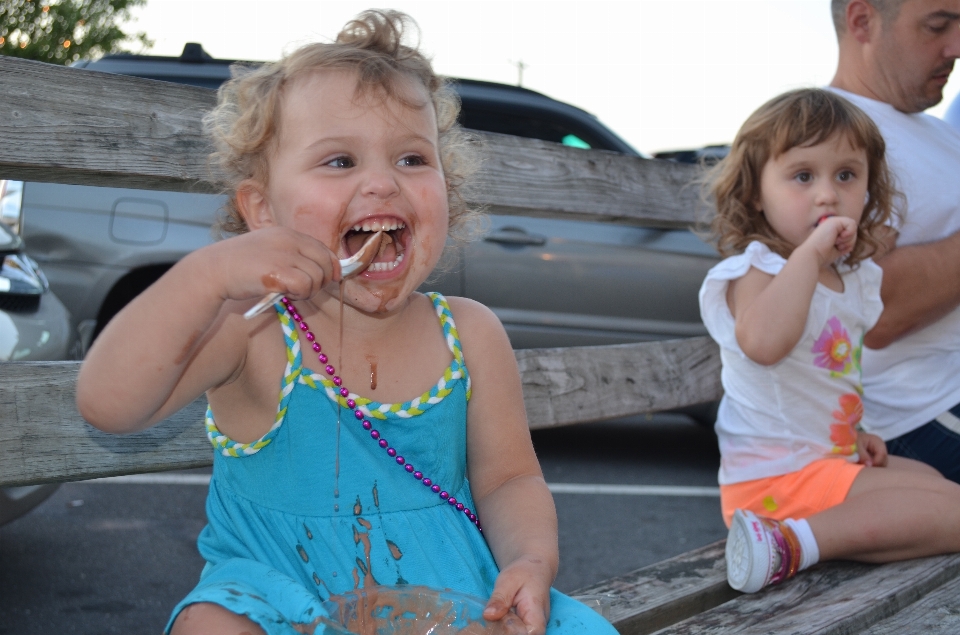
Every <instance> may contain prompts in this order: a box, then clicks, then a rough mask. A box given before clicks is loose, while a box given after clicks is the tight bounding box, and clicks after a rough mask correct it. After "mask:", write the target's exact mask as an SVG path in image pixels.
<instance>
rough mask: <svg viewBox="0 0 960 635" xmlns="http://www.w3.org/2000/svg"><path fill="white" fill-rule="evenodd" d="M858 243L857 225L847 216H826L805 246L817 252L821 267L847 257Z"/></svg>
mask: <svg viewBox="0 0 960 635" xmlns="http://www.w3.org/2000/svg"><path fill="white" fill-rule="evenodd" d="M856 242H857V223H856V221H854V220H853V219H852V218H847V217H846V216H824V217H823V218H821V219H820V220H818V221H817V226H816V229H814V230H813V233H812V234H810V236H809V237H807V239H806V240H805V241H804V245H809V247H810V248H812V249H814V250H815V251H816V252H817V255H818V256H819V258H820V265H821V266H826V265H829V264H831V263H833V262H834V261H835V260H837V258H840V257H842V256H846V255H847V254H849V253H850V251H851V250H852V249H853V246H854V245H855V244H856Z"/></svg>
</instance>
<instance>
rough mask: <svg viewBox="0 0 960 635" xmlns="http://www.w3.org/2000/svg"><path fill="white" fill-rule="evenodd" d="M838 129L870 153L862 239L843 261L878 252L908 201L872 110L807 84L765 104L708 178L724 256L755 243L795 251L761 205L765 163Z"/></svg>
mask: <svg viewBox="0 0 960 635" xmlns="http://www.w3.org/2000/svg"><path fill="white" fill-rule="evenodd" d="M835 134H842V135H844V136H845V137H846V139H847V140H848V141H849V142H850V143H851V144H852V145H853V147H855V148H862V149H863V150H864V151H865V152H866V155H867V200H866V202H865V203H864V206H863V216H861V218H860V225H859V226H858V228H857V242H856V244H855V245H854V248H853V250H852V251H851V252H850V253H849V254H847V256H846V257H845V258H844V260H843V262H844V264H846V265H848V266H851V267H854V266H856V265H857V264H858V263H860V262H861V261H862V260H864V259H866V258H869V257H870V256H872V255H874V254H875V253H877V252H878V250H879V249H880V247H881V245H882V240H881V236H880V234H881V230H882V228H883V227H884V226H885V225H886V224H887V223H888V222H889V221H890V220H891V218H892V217H896V218H899V217H900V212H899V211H898V210H897V209H895V202H896V201H897V200H898V199H900V198H901V195H900V194H899V193H898V192H897V190H896V189H895V187H894V185H893V176H892V175H891V173H890V170H889V168H888V167H887V161H886V159H885V158H884V153H885V152H886V144H885V143H884V141H883V136H882V135H881V134H880V130H879V129H878V128H877V126H876V124H874V123H873V121H872V120H871V119H870V117H868V116H867V115H866V113H864V112H863V111H862V110H860V109H859V108H857V107H856V106H855V105H853V104H852V103H850V102H849V101H847V100H846V99H844V98H843V97H841V96H839V95H837V94H836V93H833V92H831V91H828V90H823V89H819V88H806V89H800V90H794V91H790V92H788V93H784V94H783V95H780V96H779V97H774V98H773V99H771V100H770V101H768V102H767V103H765V104H764V105H762V106H760V108H758V109H757V110H756V112H754V113H753V114H752V115H750V117H748V118H747V120H746V121H745V122H744V124H743V126H742V127H741V128H740V131H739V132H738V133H737V136H736V138H735V139H734V141H733V145H732V146H731V148H730V153H729V154H728V155H727V156H726V157H725V158H724V159H723V160H722V161H720V162H719V163H718V164H717V165H716V166H715V167H714V168H713V169H711V170H710V172H708V173H707V175H706V177H705V181H706V184H707V186H708V188H709V193H708V197H709V198H710V199H711V200H712V202H713V203H714V204H715V206H716V215H715V216H714V218H713V221H712V223H711V225H710V231H711V234H712V236H711V237H712V238H713V240H714V241H715V242H716V245H717V249H718V250H719V252H720V254H721V255H722V256H724V257H726V256H729V255H732V254H736V253H741V252H743V251H744V250H745V249H746V248H747V245H749V244H750V243H751V242H752V241H754V240H756V241H759V242H762V243H764V244H765V245H767V246H768V247H769V248H770V250H771V251H774V252H776V253H778V254H780V255H781V256H783V257H784V258H787V257H789V256H790V253H791V252H792V251H793V246H792V245H790V244H789V243H788V242H787V241H785V240H784V239H783V238H781V237H780V236H778V235H777V233H776V232H775V231H774V230H773V228H772V227H771V226H770V224H769V223H768V222H767V219H766V216H764V214H763V212H762V211H761V210H758V209H757V207H756V202H757V201H758V200H759V199H760V176H761V173H762V172H763V167H764V166H765V165H766V164H767V161H769V160H771V159H775V158H777V157H779V156H780V155H782V154H783V153H784V152H787V151H788V150H790V149H791V148H796V147H806V146H814V145H817V144H820V143H823V142H824V141H826V140H828V139H830V138H831V137H832V136H834V135H835Z"/></svg>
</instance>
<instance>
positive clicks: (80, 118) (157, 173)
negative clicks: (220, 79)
mask: <svg viewBox="0 0 960 635" xmlns="http://www.w3.org/2000/svg"><path fill="white" fill-rule="evenodd" d="M0 95H3V99H2V100H0V139H3V143H0V174H3V178H12V179H21V180H25V181H52V182H57V183H75V184H80V185H114V186H119V187H133V188H148V189H174V190H183V191H212V189H211V187H210V185H209V184H207V183H206V179H207V175H208V170H207V165H206V155H207V153H208V152H209V147H208V145H207V143H206V142H205V141H204V138H203V135H202V134H201V123H200V120H201V118H202V117H203V115H204V113H206V112H207V111H209V110H210V109H211V108H212V107H213V106H214V104H215V103H216V94H215V93H214V92H213V91H211V90H206V89H203V88H197V87H193V86H180V85H173V84H170V83H168V82H157V81H151V80H146V79H139V78H135V77H122V76H119V75H111V74H109V73H94V72H90V71H85V70H81V69H76V68H68V67H63V66H57V65H54V64H45V63H43V62H33V61H29V60H21V59H17V58H14V57H7V56H2V57H0Z"/></svg>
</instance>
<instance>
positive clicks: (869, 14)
mask: <svg viewBox="0 0 960 635" xmlns="http://www.w3.org/2000/svg"><path fill="white" fill-rule="evenodd" d="M879 21H880V14H879V13H877V10H876V9H874V8H873V5H871V4H870V3H869V2H867V0H850V3H849V4H848V5H847V33H849V34H850V36H851V37H852V38H853V39H855V40H856V41H857V42H859V43H860V44H866V43H868V42H869V41H870V38H871V34H872V30H873V29H874V28H876V27H878V26H880V22H879Z"/></svg>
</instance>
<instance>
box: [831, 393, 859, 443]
mask: <svg viewBox="0 0 960 635" xmlns="http://www.w3.org/2000/svg"><path fill="white" fill-rule="evenodd" d="M861 418H863V402H862V401H860V395H858V394H857V393H855V392H851V393H846V394H844V395H840V409H839V410H834V411H833V423H831V424H830V440H831V441H833V444H834V445H833V452H834V454H845V455H850V454H853V453H854V452H856V451H857V429H856V425H857V424H858V423H860V419H861Z"/></svg>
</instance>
